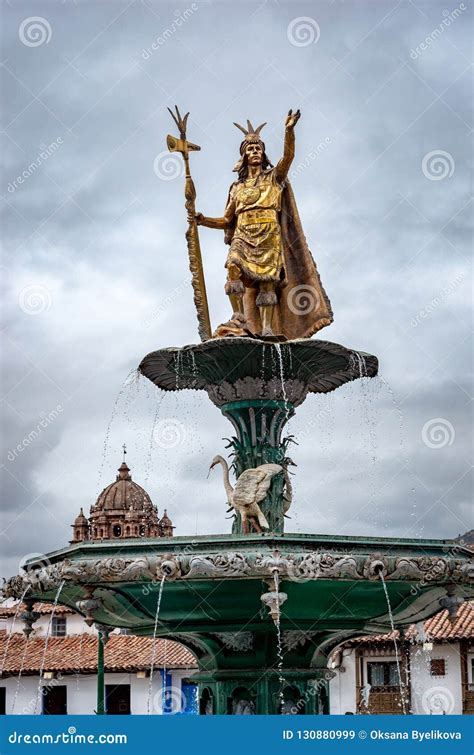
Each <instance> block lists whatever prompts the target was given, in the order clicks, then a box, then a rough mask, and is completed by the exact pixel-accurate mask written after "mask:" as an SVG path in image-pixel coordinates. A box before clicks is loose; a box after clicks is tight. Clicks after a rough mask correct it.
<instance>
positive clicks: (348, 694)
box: [329, 643, 462, 715]
mask: <svg viewBox="0 0 474 755" xmlns="http://www.w3.org/2000/svg"><path fill="white" fill-rule="evenodd" d="M430 658H444V660H445V670H446V675H445V676H439V677H437V676H431V673H430ZM377 660H383V661H392V660H393V661H394V660H395V653H394V654H393V656H392V655H385V654H384V655H383V656H382V655H381V656H376V655H370V656H366V657H365V658H364V666H366V664H367V661H377ZM342 666H343V667H344V668H345V671H344V672H341V671H340V670H339V669H335V671H336V676H335V678H334V679H331V681H330V682H329V695H330V698H329V701H330V711H331V714H340V715H341V714H344V713H347V712H351V713H355V712H356V673H355V672H356V660H355V651H354V650H344V656H343V660H342ZM410 667H411V679H410V681H411V700H412V710H413V713H414V714H424V715H435V714H440V715H442V714H443V712H444V713H445V714H453V715H454V714H460V713H462V688H461V656H460V649H459V643H449V644H442V643H440V644H436V645H434V646H433V650H431V651H430V652H427V651H424V650H423V648H422V646H421V645H415V646H414V647H413V648H412V649H411V657H410ZM364 678H365V679H367V674H366V673H365V675H364Z"/></svg>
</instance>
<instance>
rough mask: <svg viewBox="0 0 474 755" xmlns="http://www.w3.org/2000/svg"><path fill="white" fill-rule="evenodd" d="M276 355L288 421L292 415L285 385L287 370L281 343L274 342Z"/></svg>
mask: <svg viewBox="0 0 474 755" xmlns="http://www.w3.org/2000/svg"><path fill="white" fill-rule="evenodd" d="M273 345H274V347H275V351H276V355H277V364H278V372H279V374H280V380H281V391H282V394H283V401H284V402H285V413H286V420H287V421H288V417H289V415H290V403H289V401H288V394H287V392H286V385H285V370H284V366H283V353H282V350H281V344H279V343H274V344H273Z"/></svg>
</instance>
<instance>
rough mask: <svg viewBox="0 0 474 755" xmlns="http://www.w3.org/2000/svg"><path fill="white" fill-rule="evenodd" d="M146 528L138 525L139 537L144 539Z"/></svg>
mask: <svg viewBox="0 0 474 755" xmlns="http://www.w3.org/2000/svg"><path fill="white" fill-rule="evenodd" d="M145 533H146V528H145V525H144V524H141V525H140V537H145Z"/></svg>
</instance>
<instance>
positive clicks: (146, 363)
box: [139, 338, 378, 534]
mask: <svg viewBox="0 0 474 755" xmlns="http://www.w3.org/2000/svg"><path fill="white" fill-rule="evenodd" d="M377 369H378V362H377V358H376V357H374V356H372V355H370V354H365V353H363V352H358V351H354V350H352V349H347V348H345V347H344V346H341V345H340V344H336V343H330V342H329V341H319V340H310V339H301V340H297V341H287V342H285V343H281V344H280V343H269V342H268V341H263V340H259V339H256V338H255V339H254V338H215V339H212V340H210V341H205V342H204V343H201V344H197V345H190V346H184V347H182V348H179V349H178V348H169V349H160V350H159V351H154V352H152V353H151V354H148V356H146V357H145V358H144V359H143V360H142V362H141V364H140V367H139V370H140V372H141V373H142V375H144V376H145V377H147V378H148V379H149V380H151V381H152V383H154V384H155V385H157V386H158V387H159V388H161V389H163V390H165V391H177V390H186V389H191V390H204V391H206V392H207V394H208V396H209V398H210V399H211V401H212V402H213V404H215V406H217V407H219V409H220V410H221V412H222V414H223V415H224V416H225V417H227V419H229V421H230V422H231V423H232V426H233V428H234V431H235V435H234V436H233V437H232V438H230V439H229V446H228V447H229V448H230V449H231V455H232V466H233V468H234V472H235V474H236V477H239V476H240V475H241V474H242V472H243V471H244V470H246V469H252V468H255V467H258V466H259V465H261V464H280V465H281V466H282V467H283V468H285V469H286V467H287V465H288V464H289V463H290V461H291V460H290V459H289V457H288V446H289V443H290V442H291V438H286V439H285V438H282V432H283V428H284V426H285V424H286V423H287V422H288V420H289V419H290V418H291V417H292V416H293V415H294V413H295V410H296V408H297V407H298V406H299V405H300V404H302V403H303V401H304V400H305V399H306V397H307V395H308V393H328V392H329V391H333V390H335V389H336V388H338V387H339V386H341V385H343V384H344V383H347V382H350V381H352V380H356V379H358V378H361V377H374V376H375V375H376V374H377ZM283 489H284V481H283V477H282V475H278V476H276V477H275V478H274V480H273V482H272V485H271V488H270V491H269V493H268V495H267V497H266V498H265V500H264V501H263V502H262V503H261V504H260V508H261V509H262V511H263V513H264V515H265V517H266V518H267V520H268V523H269V525H270V531H271V532H276V533H280V532H283V530H284V510H285V501H284V498H283ZM232 532H233V534H241V533H242V522H241V519H240V515H239V513H238V512H236V518H235V521H234V525H233V529H232Z"/></svg>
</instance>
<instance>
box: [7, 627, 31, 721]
mask: <svg viewBox="0 0 474 755" xmlns="http://www.w3.org/2000/svg"><path fill="white" fill-rule="evenodd" d="M29 641H30V635H28V636H27V638H26V642H25V647H24V648H23V653H22V654H21V662H20V670H19V672H18V676H17V680H16V687H15V694H14V695H13V701H12V708H11V711H10V715H13V712H14V710H15V705H16V701H17V698H18V693H19V691H20V684H21V675H22V673H23V667H24V665H25V660H26V654H27V652H28V643H29Z"/></svg>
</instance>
